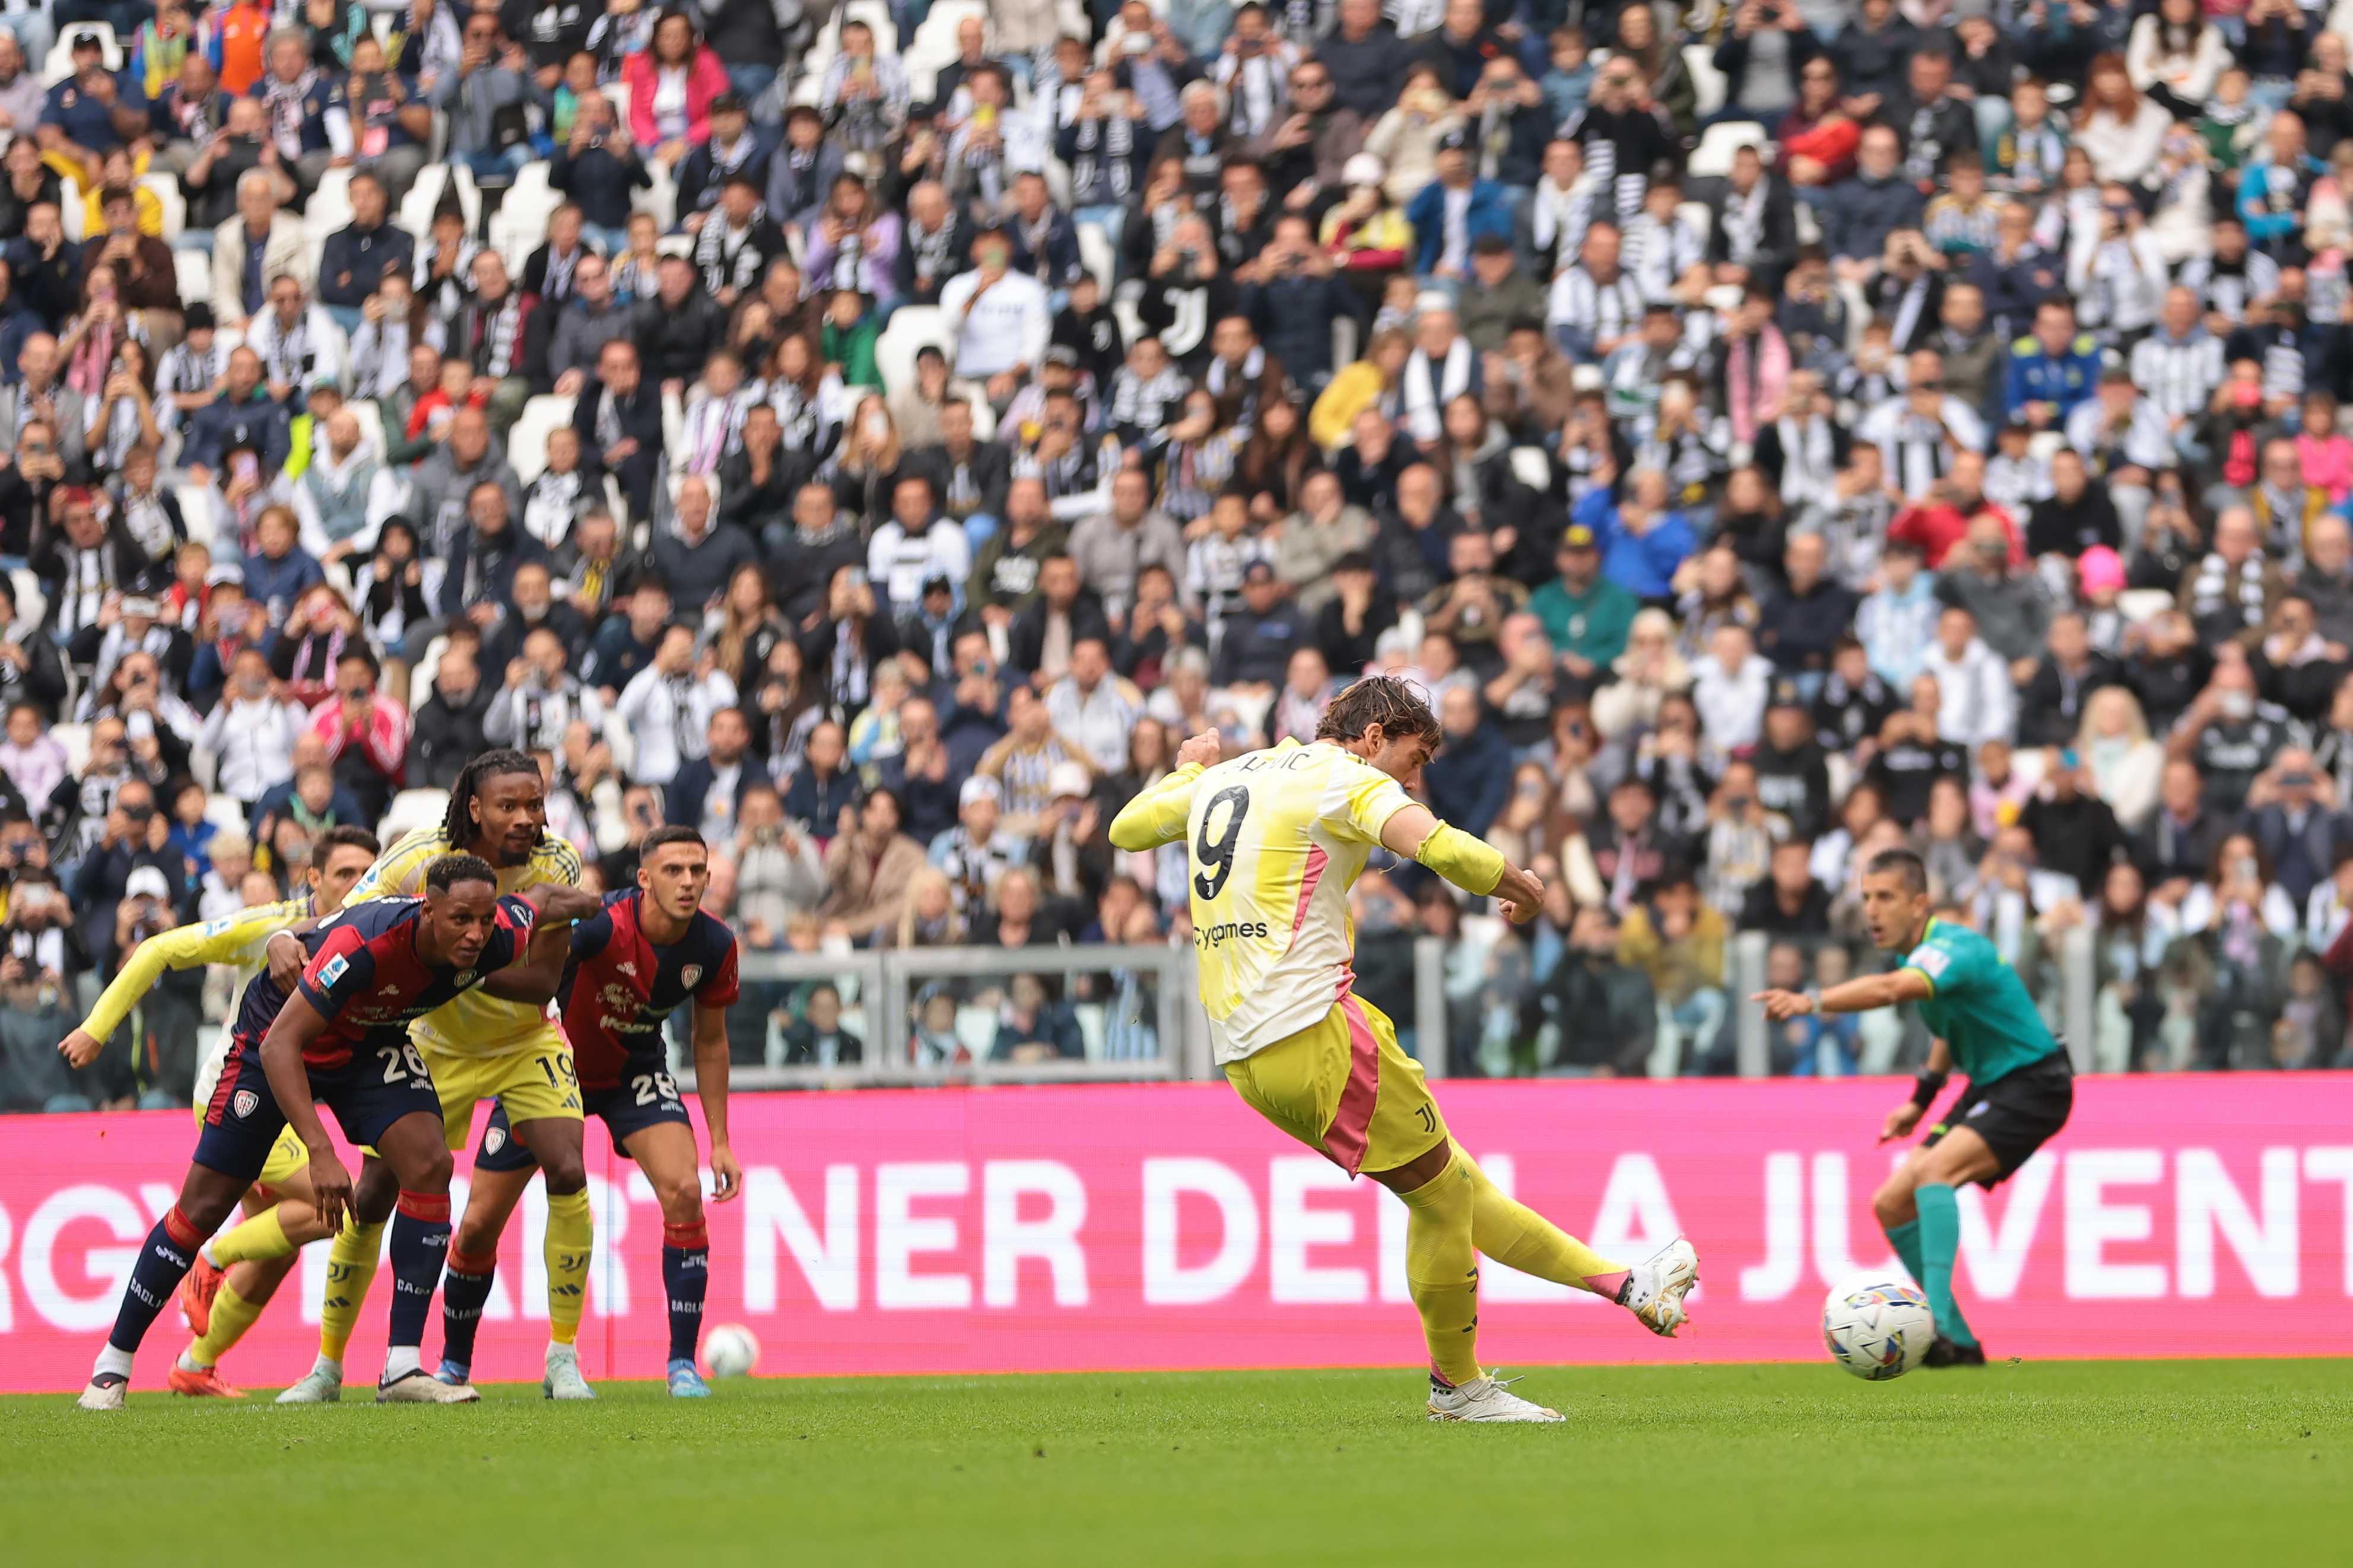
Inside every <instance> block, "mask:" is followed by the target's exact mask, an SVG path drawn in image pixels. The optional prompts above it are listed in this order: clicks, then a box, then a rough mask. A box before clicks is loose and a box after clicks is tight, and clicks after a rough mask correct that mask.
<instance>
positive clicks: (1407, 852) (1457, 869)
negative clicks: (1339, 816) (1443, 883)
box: [1381, 805, 1544, 925]
mask: <svg viewBox="0 0 2353 1568" xmlns="http://www.w3.org/2000/svg"><path fill="white" fill-rule="evenodd" d="M1381 847H1382V848H1384V849H1386V850H1388V852H1389V853H1390V854H1392V855H1402V856H1404V857H1405V858H1407V859H1409V860H1417V861H1419V862H1420V863H1421V864H1422V865H1423V866H1426V867H1428V868H1430V870H1432V871H1435V872H1437V873H1438V874H1439V875H1440V876H1441V877H1443V878H1445V879H1447V880H1448V881H1450V882H1451V883H1453V884H1454V885H1455V886H1456V887H1458V888H1460V889H1462V890H1463V891H1464V892H1466V893H1476V894H1478V895H1479V896H1480V897H1481V898H1489V897H1493V898H1495V899H1498V900H1502V902H1503V905H1504V913H1505V914H1506V915H1508V916H1510V917H1511V921H1512V923H1513V924H1514V925H1525V924H1527V923H1528V921H1532V920H1534V919H1535V918H1536V910H1537V909H1538V908H1539V907H1540V906H1541V905H1542V904H1543V902H1544V884H1543V883H1542V882H1541V881H1539V880H1537V879H1536V876H1535V873H1534V872H1533V871H1523V870H1521V869H1520V868H1518V867H1516V866H1514V865H1513V864H1512V863H1511V862H1510V861H1509V860H1506V859H1504V857H1503V853H1502V851H1500V850H1498V849H1497V848H1495V847H1494V846H1493V845H1491V844H1489V843H1488V842H1487V841H1486V840H1485V839H1483V838H1476V837H1472V835H1470V834H1468V833H1465V832H1463V831H1462V830H1461V828H1459V827H1454V826H1449V825H1448V824H1446V823H1443V822H1440V821H1439V820H1438V817H1437V816H1436V814H1434V813H1433V812H1431V810H1430V808H1429V807H1428V806H1426V805H1405V806H1400V807H1399V808H1398V809H1397V810H1396V811H1393V812H1390V813H1389V815H1388V820H1387V821H1386V822H1383V823H1382V824H1381Z"/></svg>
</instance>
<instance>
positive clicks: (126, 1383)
mask: <svg viewBox="0 0 2353 1568" xmlns="http://www.w3.org/2000/svg"><path fill="white" fill-rule="evenodd" d="M130 1392H131V1380H130V1379H129V1378H127V1377H125V1376H123V1375H122V1374H121V1373H119V1372H101V1373H98V1374H97V1375H95V1376H93V1377H92V1378H91V1379H90V1386H89V1387H88V1388H85V1389H83V1390H82V1391H81V1397H80V1398H79V1399H77V1400H75V1401H74V1405H75V1407H76V1408H78V1409H81V1410H120V1409H121V1408H122V1399H123V1396H124V1395H125V1394H129V1393H130Z"/></svg>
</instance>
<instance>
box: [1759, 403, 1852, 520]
mask: <svg viewBox="0 0 2353 1568" xmlns="http://www.w3.org/2000/svg"><path fill="white" fill-rule="evenodd" d="M1773 428H1774V430H1775V431H1776V432H1777V433H1778V435H1779V436H1780V437H1781V500H1782V501H1783V502H1784V504H1786V505H1788V506H1803V505H1805V504H1806V503H1807V502H1809V501H1810V500H1815V499H1816V498H1818V497H1820V496H1824V495H1827V494H1829V493H1830V489H1831V483H1832V482H1833V481H1834V480H1836V479H1837V478H1838V457H1837V447H1836V445H1835V443H1834V442H1833V441H1832V440H1831V422H1830V421H1829V420H1827V419H1825V418H1823V417H1822V416H1820V415H1819V414H1817V415H1815V416H1813V417H1812V418H1811V419H1807V420H1802V421H1801V420H1797V419H1792V418H1790V417H1788V416H1787V415H1784V416H1782V417H1780V418H1779V419H1778V420H1776V421H1774V424H1773Z"/></svg>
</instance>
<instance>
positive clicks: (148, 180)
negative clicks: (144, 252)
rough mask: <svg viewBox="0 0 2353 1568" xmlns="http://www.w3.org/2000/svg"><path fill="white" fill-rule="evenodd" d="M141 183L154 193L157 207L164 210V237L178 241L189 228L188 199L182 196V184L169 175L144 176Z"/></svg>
mask: <svg viewBox="0 0 2353 1568" xmlns="http://www.w3.org/2000/svg"><path fill="white" fill-rule="evenodd" d="M139 183H140V184H142V185H143V186H145V187H146V188H147V189H148V190H150V191H152V192H153V193H154V195H155V205H157V206H159V207H161V208H163V209H164V238H165V239H177V238H178V237H180V234H181V231H182V230H184V229H185V228H186V227H187V226H188V199H187V197H185V196H184V195H181V194H180V182H179V181H178V180H176V179H174V178H173V177H172V176H171V175H169V174H142V175H140V176H139Z"/></svg>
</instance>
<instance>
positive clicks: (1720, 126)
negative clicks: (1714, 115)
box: [1687, 120, 1768, 179]
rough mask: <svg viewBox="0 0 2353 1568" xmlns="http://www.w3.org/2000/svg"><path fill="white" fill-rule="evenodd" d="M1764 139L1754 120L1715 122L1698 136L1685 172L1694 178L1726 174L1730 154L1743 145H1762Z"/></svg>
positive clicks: (1762, 132) (1728, 171) (1730, 160)
mask: <svg viewBox="0 0 2353 1568" xmlns="http://www.w3.org/2000/svg"><path fill="white" fill-rule="evenodd" d="M1767 140H1768V138H1767V135H1766V133H1765V127H1763V126H1762V125H1759V124H1758V123H1757V121H1754V120H1725V121H1718V122H1717V123H1715V124H1714V125H1711V126H1709V127H1708V128H1707V130H1706V132H1704V133H1703V134H1702V135H1701V137H1700V139H1699V146H1698V147H1697V148H1695V149H1694V151H1693V153H1692V155H1691V163H1690V165H1689V167H1688V171H1687V172H1688V173H1689V174H1691V175H1692V177H1693V178H1694V179H1698V178H1700V177H1702V176H1704V175H1718V176H1721V175H1724V174H1730V173H1732V155H1733V153H1736V152H1738V151H1739V150H1740V149H1741V148H1743V147H1762V146H1764V145H1765V143H1766V142H1767Z"/></svg>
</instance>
